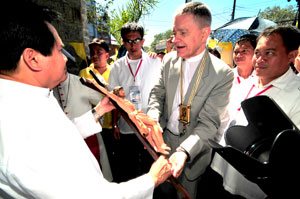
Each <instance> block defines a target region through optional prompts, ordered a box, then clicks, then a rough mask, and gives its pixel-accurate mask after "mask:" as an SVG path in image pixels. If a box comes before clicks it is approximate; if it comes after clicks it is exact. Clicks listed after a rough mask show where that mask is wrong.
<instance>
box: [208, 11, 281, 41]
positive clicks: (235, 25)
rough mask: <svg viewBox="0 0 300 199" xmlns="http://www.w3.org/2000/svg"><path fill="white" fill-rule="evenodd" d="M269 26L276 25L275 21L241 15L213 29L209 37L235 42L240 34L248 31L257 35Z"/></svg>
mask: <svg viewBox="0 0 300 199" xmlns="http://www.w3.org/2000/svg"><path fill="white" fill-rule="evenodd" d="M269 26H276V23H274V22H272V21H269V20H267V19H263V18H260V17H241V18H238V19H235V20H233V21H231V22H228V23H226V24H224V25H223V26H221V27H219V28H217V29H216V30H214V31H213V32H212V34H211V38H215V39H217V40H218V41H219V42H232V43H235V42H236V41H237V40H238V38H240V37H241V36H242V35H245V34H250V33H252V34H256V35H258V34H259V33H261V32H262V31H263V30H264V29H265V28H267V27H269Z"/></svg>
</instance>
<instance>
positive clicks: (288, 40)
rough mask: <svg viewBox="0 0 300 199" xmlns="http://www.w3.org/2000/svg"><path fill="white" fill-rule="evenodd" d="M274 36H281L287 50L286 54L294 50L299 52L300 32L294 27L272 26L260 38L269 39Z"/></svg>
mask: <svg viewBox="0 0 300 199" xmlns="http://www.w3.org/2000/svg"><path fill="white" fill-rule="evenodd" d="M273 34H279V35H280V36H281V38H282V41H283V45H284V46H285V48H286V52H287V53H289V52H291V51H293V50H297V49H298V48H299V45H300V39H299V38H300V31H299V30H298V29H297V28H295V27H293V26H271V27H268V28H266V29H265V30H264V31H263V32H262V33H261V34H260V35H259V36H258V38H257V39H258V40H259V39H260V38H261V37H269V36H271V35H273Z"/></svg>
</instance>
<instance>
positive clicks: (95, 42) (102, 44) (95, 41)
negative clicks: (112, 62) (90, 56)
mask: <svg viewBox="0 0 300 199" xmlns="http://www.w3.org/2000/svg"><path fill="white" fill-rule="evenodd" d="M92 46H100V47H101V48H103V49H104V50H105V51H106V52H107V53H108V52H109V46H108V44H107V43H106V42H105V40H103V39H98V38H94V39H93V40H92V41H91V42H90V43H89V49H90V51H91V47H92Z"/></svg>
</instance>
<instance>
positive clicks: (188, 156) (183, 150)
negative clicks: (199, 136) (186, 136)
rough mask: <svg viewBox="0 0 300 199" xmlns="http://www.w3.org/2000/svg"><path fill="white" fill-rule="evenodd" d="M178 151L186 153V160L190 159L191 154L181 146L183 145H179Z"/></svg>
mask: <svg viewBox="0 0 300 199" xmlns="http://www.w3.org/2000/svg"><path fill="white" fill-rule="evenodd" d="M176 151H181V152H183V153H185V154H186V155H187V159H186V160H187V161H189V160H190V154H189V153H188V152H187V151H186V150H185V149H184V148H183V147H181V146H179V147H177V149H176Z"/></svg>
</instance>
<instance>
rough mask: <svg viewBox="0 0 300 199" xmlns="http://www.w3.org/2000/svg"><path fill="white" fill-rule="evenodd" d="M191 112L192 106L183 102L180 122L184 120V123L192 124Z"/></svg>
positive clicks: (180, 110)
mask: <svg viewBox="0 0 300 199" xmlns="http://www.w3.org/2000/svg"><path fill="white" fill-rule="evenodd" d="M190 113H191V107H190V106H185V105H183V104H180V105H179V122H182V123H183V124H184V125H189V124H190Z"/></svg>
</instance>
